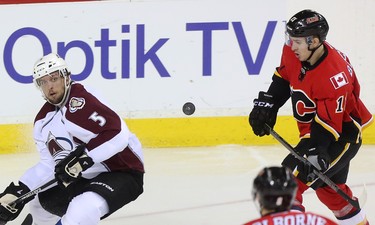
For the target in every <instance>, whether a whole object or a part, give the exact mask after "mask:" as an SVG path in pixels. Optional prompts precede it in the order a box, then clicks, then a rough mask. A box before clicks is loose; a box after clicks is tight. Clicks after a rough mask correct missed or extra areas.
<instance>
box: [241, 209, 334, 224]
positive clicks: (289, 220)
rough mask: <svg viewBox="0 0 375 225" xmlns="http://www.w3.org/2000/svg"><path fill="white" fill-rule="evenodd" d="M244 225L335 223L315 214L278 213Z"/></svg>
mask: <svg viewBox="0 0 375 225" xmlns="http://www.w3.org/2000/svg"><path fill="white" fill-rule="evenodd" d="M244 225H337V223H336V222H333V221H332V220H330V219H328V218H326V217H324V216H320V215H317V214H315V213H308V212H307V213H302V212H280V213H273V214H269V215H267V216H263V217H261V218H259V219H256V220H253V221H250V222H248V223H246V224H244Z"/></svg>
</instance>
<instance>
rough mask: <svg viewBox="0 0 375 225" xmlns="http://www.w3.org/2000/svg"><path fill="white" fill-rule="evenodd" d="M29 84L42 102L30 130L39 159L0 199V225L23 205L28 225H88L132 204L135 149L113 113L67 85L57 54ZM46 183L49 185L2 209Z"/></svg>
mask: <svg viewBox="0 0 375 225" xmlns="http://www.w3.org/2000/svg"><path fill="white" fill-rule="evenodd" d="M33 80H34V83H35V85H36V86H37V87H38V88H39V89H40V91H41V93H42V95H43V97H44V99H45V100H46V103H45V104H44V105H43V106H42V108H41V109H40V111H39V113H38V114H37V116H36V118H35V121H34V130H33V132H34V140H35V142H36V146H37V150H38V151H39V154H40V161H39V162H38V163H37V164H36V165H35V166H34V167H32V168H30V169H28V170H27V171H26V172H25V173H24V174H23V176H22V177H21V178H20V179H19V182H15V183H13V182H12V183H11V184H10V185H9V186H8V187H7V188H6V189H5V191H4V192H3V193H2V194H0V203H1V206H0V223H1V222H2V224H4V223H6V222H7V221H11V220H13V219H15V218H16V217H17V216H18V215H19V213H20V212H21V210H22V208H23V207H24V205H25V204H26V203H28V204H29V206H30V207H29V208H30V213H31V214H32V217H33V220H34V224H38V225H52V224H57V225H68V224H69V225H71V224H81V225H95V224H98V223H99V221H100V219H102V218H105V217H107V216H109V215H110V214H112V213H113V212H115V211H116V210H118V209H120V208H121V207H123V206H124V205H126V204H128V203H129V202H131V201H134V200H135V199H137V197H138V196H139V195H140V194H142V192H143V174H144V167H143V153H142V148H141V144H140V142H139V141H138V138H137V137H136V136H135V135H134V134H132V133H131V132H130V131H129V129H128V127H127V126H126V124H125V122H124V121H123V120H122V119H121V118H120V116H119V115H117V114H116V113H115V112H114V111H113V110H112V109H111V108H109V107H108V106H107V105H106V104H105V103H104V102H103V101H102V99H100V98H99V97H98V96H96V95H94V94H93V93H92V92H89V91H88V90H87V89H86V88H85V87H84V86H83V85H81V84H79V83H76V82H74V81H72V80H71V77H70V71H69V69H68V67H67V64H66V62H65V60H64V59H62V58H61V57H59V56H58V55H57V54H54V53H50V54H48V55H46V56H44V57H42V58H41V59H40V60H38V61H37V62H36V63H35V66H34V74H33ZM53 178H55V179H56V180H57V185H56V184H55V185H54V186H52V187H51V188H49V189H46V190H43V191H41V192H39V193H38V195H37V196H36V197H35V198H29V199H26V200H24V201H23V202H21V203H19V204H16V205H9V203H10V202H12V201H14V200H15V199H17V197H19V196H21V195H23V194H25V193H27V192H29V191H30V190H34V189H36V188H38V187H39V186H41V185H43V184H44V183H46V182H47V181H49V180H52V179H53Z"/></svg>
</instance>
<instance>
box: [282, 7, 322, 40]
mask: <svg viewBox="0 0 375 225" xmlns="http://www.w3.org/2000/svg"><path fill="white" fill-rule="evenodd" d="M328 30H329V26H328V23H327V20H326V19H325V18H324V16H322V15H321V14H320V13H317V12H315V11H312V10H309V9H305V10H302V11H300V12H298V13H297V14H295V15H294V16H292V18H290V20H289V21H288V22H287V24H286V32H287V33H288V34H289V36H291V37H308V36H315V35H316V36H318V37H319V40H320V41H321V42H323V41H325V40H326V37H327V34H328Z"/></svg>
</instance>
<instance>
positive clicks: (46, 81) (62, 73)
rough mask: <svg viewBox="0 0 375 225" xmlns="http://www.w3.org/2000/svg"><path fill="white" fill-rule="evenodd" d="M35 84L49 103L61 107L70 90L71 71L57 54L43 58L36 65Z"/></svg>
mask: <svg viewBox="0 0 375 225" xmlns="http://www.w3.org/2000/svg"><path fill="white" fill-rule="evenodd" d="M33 82H34V84H35V85H36V86H37V87H38V89H39V90H40V91H41V92H42V96H43V98H44V99H45V100H47V101H48V102H49V103H51V104H54V105H56V106H61V105H62V104H63V103H64V101H65V99H66V96H67V94H68V92H69V89H70V85H71V82H70V71H69V69H68V67H67V64H66V62H65V60H64V59H63V58H61V57H60V56H59V55H57V54H55V53H50V54H48V55H45V56H43V57H42V58H40V59H39V60H38V61H37V62H36V63H35V64H34V73H33Z"/></svg>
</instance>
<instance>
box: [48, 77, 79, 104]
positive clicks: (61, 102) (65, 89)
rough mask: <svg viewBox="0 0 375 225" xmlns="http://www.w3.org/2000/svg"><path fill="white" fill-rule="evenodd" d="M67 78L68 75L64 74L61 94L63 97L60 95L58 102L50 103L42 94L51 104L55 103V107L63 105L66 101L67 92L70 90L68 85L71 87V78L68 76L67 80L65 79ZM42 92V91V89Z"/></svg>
mask: <svg viewBox="0 0 375 225" xmlns="http://www.w3.org/2000/svg"><path fill="white" fill-rule="evenodd" d="M67 79H68V77H67V76H64V84H65V85H64V87H65V88H64V95H63V97H62V99H61V101H60V102H59V103H52V102H51V101H50V100H49V99H48V98H47V97H45V96H44V99H45V100H46V101H47V102H49V103H51V104H52V105H55V106H57V107H61V106H63V105H64V104H65V102H66V97H67V96H68V94H69V92H70V87H71V84H72V82H73V81H72V80H70V78H69V81H68V80H67ZM42 92H43V91H42Z"/></svg>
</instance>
